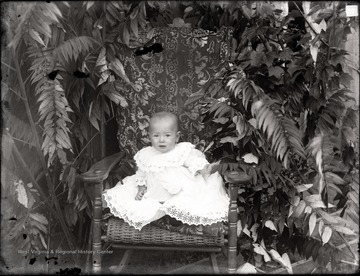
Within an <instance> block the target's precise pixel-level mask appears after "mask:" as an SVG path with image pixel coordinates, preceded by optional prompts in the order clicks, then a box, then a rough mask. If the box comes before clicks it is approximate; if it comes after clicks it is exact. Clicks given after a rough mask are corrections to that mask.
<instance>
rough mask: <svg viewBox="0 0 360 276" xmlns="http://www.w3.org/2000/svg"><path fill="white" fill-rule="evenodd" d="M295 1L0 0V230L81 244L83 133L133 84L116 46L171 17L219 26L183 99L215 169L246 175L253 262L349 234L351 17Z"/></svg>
mask: <svg viewBox="0 0 360 276" xmlns="http://www.w3.org/2000/svg"><path fill="white" fill-rule="evenodd" d="M308 4H309V5H310V6H307V5H308ZM308 4H303V5H301V3H298V2H289V5H286V7H288V8H289V13H288V14H287V15H285V16H283V15H282V12H281V10H279V9H277V8H276V7H275V6H274V4H272V3H271V2H247V3H243V2H238V1H229V2H211V1H209V2H191V1H182V2H178V3H175V2H173V1H168V2H165V1H159V2H157V1H139V2H134V1H104V2H100V1H99V2H93V1H84V2H50V3H47V2H29V3H25V2H22V3H11V2H10V3H6V4H5V5H3V25H4V27H5V29H6V43H7V45H6V47H5V46H3V49H4V53H3V54H2V55H3V56H2V71H3V72H4V78H3V80H2V88H4V89H2V91H5V92H3V93H2V112H3V114H2V115H3V116H2V117H3V125H4V131H3V133H2V157H3V160H5V162H3V164H4V168H5V169H6V170H5V169H3V168H2V172H5V173H6V176H4V178H3V179H5V180H6V181H3V179H2V194H4V192H5V193H6V194H7V195H9V196H8V201H7V200H5V201H4V203H3V201H2V203H3V204H5V205H6V204H8V205H6V206H12V207H11V208H12V209H14V210H10V211H11V212H10V211H9V212H8V213H7V217H8V216H14V214H16V216H15V218H16V220H11V221H10V223H9V224H7V225H6V227H8V228H7V229H15V230H14V231H13V233H12V235H10V236H7V239H8V240H17V243H18V244H17V246H19V247H21V248H23V249H25V250H28V249H31V248H34V249H39V248H48V247H49V246H50V247H51V244H47V241H51V239H46V238H44V237H45V236H48V237H51V236H52V235H54V234H55V233H56V232H57V231H60V232H61V233H64V234H65V235H64V238H65V239H66V240H67V244H68V246H69V247H70V248H82V249H83V248H86V247H87V246H88V241H89V239H88V236H89V229H90V224H89V219H88V218H89V217H91V201H90V197H89V191H88V190H87V188H86V187H84V185H83V184H82V183H81V182H80V181H79V179H78V175H79V174H80V173H82V172H84V171H86V169H87V168H88V167H89V165H90V164H91V163H92V162H93V160H94V159H96V158H97V157H98V156H94V149H93V147H91V143H92V141H95V140H96V139H97V138H98V136H100V135H99V134H100V133H104V132H105V131H104V124H103V123H102V122H104V121H105V120H109V119H111V118H112V117H113V116H114V114H115V110H116V108H126V106H127V102H126V100H125V98H124V97H123V95H122V88H123V87H124V86H132V85H134V84H132V83H130V82H129V79H128V77H127V76H126V72H125V71H124V68H123V65H122V64H121V62H120V60H119V59H118V58H117V54H116V53H117V49H118V45H119V44H125V45H127V46H129V47H134V45H135V46H141V44H139V43H137V38H138V34H139V30H146V31H151V29H152V28H154V27H158V26H166V25H168V24H171V23H173V20H174V19H175V20H177V21H176V22H180V23H181V22H182V23H183V24H185V23H187V24H190V25H191V26H193V27H199V28H203V29H207V30H216V29H218V28H220V27H221V26H224V25H225V26H228V27H231V28H232V29H233V51H232V54H231V60H230V62H229V64H228V65H227V66H226V67H225V68H223V70H222V71H220V72H218V74H217V75H216V76H213V79H212V80H211V81H209V82H208V83H206V84H204V89H203V91H201V92H200V93H197V94H194V95H193V96H192V97H191V98H190V99H189V102H194V101H199V103H201V104H203V105H204V122H205V124H207V125H208V126H209V127H210V128H211V129H212V131H213V134H214V137H215V139H214V143H213V144H211V145H210V146H209V153H210V154H211V155H212V157H213V158H214V160H220V164H221V168H220V171H221V172H224V171H225V170H228V169H240V170H244V171H246V172H247V173H248V174H249V175H250V176H251V177H252V183H251V185H249V187H243V188H241V189H240V192H241V193H240V194H239V224H238V226H239V227H238V229H239V234H240V233H245V235H247V236H248V237H249V238H250V239H251V241H252V247H251V248H250V251H251V252H252V253H251V254H250V255H248V256H249V259H248V260H249V261H250V260H251V262H252V263H253V264H255V265H256V266H260V265H261V264H262V262H263V261H265V262H268V261H269V260H270V257H269V254H270V255H271V257H272V258H273V259H274V260H276V261H278V262H279V263H281V264H282V265H284V266H285V267H287V268H288V269H289V270H290V268H289V267H288V264H289V261H288V260H287V259H288V258H287V256H288V255H287V254H286V251H285V249H281V246H280V245H283V244H285V248H286V246H287V247H288V248H289V247H290V248H291V249H292V250H293V251H294V250H295V248H294V247H293V246H292V245H293V244H298V252H299V253H301V254H304V255H306V256H307V257H309V256H310V255H312V256H313V257H314V259H315V258H316V257H317V256H321V258H322V259H321V262H322V263H325V264H326V263H327V261H328V259H326V258H327V257H323V256H329V254H328V255H327V254H321V253H319V252H322V251H321V250H325V249H324V248H325V246H326V245H328V244H329V243H331V239H332V238H333V237H334V236H335V233H340V234H341V235H342V236H343V235H346V236H350V237H351V236H353V235H355V234H356V235H358V219H359V216H358V207H359V205H358V200H357V198H358V193H359V188H358V187H359V183H358V169H359V163H358V136H357V131H358V107H357V106H356V103H355V102H354V101H353V98H352V93H353V92H352V91H350V90H349V83H350V80H351V76H350V74H349V72H350V69H349V68H348V65H347V62H346V57H347V52H346V51H345V50H344V43H345V42H346V40H347V36H348V35H349V34H350V33H351V32H352V31H353V30H354V27H355V26H356V25H354V20H353V19H350V18H346V17H344V16H343V14H344V9H345V3H341V2H337V3H335V2H326V3H325V2H320V3H315V2H314V3H312V4H310V3H309V2H308ZM174 22H175V21H174ZM180 25H181V24H180ZM5 73H6V74H5ZM19 110H21V111H23V110H25V111H26V112H25V113H23V112H17V111H19ZM102 154H104V150H102ZM18 168H21V169H20V170H19V169H18ZM2 175H3V173H2ZM24 182H25V183H29V184H26V185H25V184H24ZM34 197H36V198H38V200H37V202H40V203H39V204H36V205H35V204H34V202H33V198H34ZM15 199H16V200H15ZM13 201H15V202H13ZM16 201H17V203H16ZM46 216H47V218H46ZM7 217H6V218H7ZM53 220H55V221H58V222H59V224H57V223H54V224H51V227H50V226H49V223H48V221H53ZM27 222H30V224H27ZM25 225H26V226H25ZM59 225H60V227H59ZM23 229H25V232H26V234H27V236H26V238H24V236H23V234H24V230H23ZM74 230H76V231H74ZM74 233H75V234H74ZM273 235H275V236H276V237H279V239H272V237H273ZM305 239H306V242H304V241H305ZM314 239H315V241H314ZM300 244H302V245H303V247H301V246H300ZM309 244H311V246H310V245H309ZM315 245H316V246H315ZM326 248H328V247H326ZM329 248H330V249H328V250H333V247H331V246H330V247H329ZM282 250H283V251H282ZM278 252H280V253H281V254H283V253H285V255H283V256H282V257H281V256H280V255H279V253H278ZM309 252H310V253H309ZM254 253H256V254H254ZM276 254H277V255H276ZM309 254H310V255H309ZM354 258H355V257H354ZM333 264H334V265H335V264H336V260H334V262H333Z"/></svg>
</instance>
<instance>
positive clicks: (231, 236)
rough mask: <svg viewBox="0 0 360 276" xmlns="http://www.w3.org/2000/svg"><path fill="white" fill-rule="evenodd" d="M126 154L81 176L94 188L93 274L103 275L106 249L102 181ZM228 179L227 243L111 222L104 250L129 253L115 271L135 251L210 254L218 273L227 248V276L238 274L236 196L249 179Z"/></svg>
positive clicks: (231, 174) (106, 160)
mask: <svg viewBox="0 0 360 276" xmlns="http://www.w3.org/2000/svg"><path fill="white" fill-rule="evenodd" d="M124 156H125V153H124V152H119V153H116V154H113V155H111V156H108V157H106V158H104V159H102V160H101V161H99V162H97V163H95V164H94V165H93V166H91V168H90V169H89V170H88V171H87V172H86V173H83V174H82V175H81V177H82V179H83V181H84V182H85V183H92V185H93V191H94V194H93V200H94V209H93V214H94V217H93V224H92V229H93V230H92V232H93V235H92V236H93V239H92V240H93V242H92V248H93V251H94V254H93V255H92V258H93V272H95V273H98V272H100V271H101V262H102V261H101V259H102V255H103V254H101V250H102V249H103V245H102V242H101V240H102V239H101V236H102V227H101V224H102V211H103V210H102V196H101V195H102V191H103V181H104V180H105V179H106V178H107V177H108V176H109V173H110V171H111V170H112V168H114V166H115V165H116V164H117V163H118V162H119V161H120V160H122V158H124ZM225 179H226V180H227V182H228V183H229V196H230V202H229V216H228V224H229V231H228V239H227V240H225V239H224V235H223V234H220V235H219V236H215V237H211V236H200V235H186V234H180V233H177V232H171V231H169V230H166V229H162V228H160V227H158V226H155V225H151V224H149V225H146V226H144V227H143V229H142V230H141V231H138V230H136V229H135V228H133V227H131V226H129V225H128V224H127V223H125V222H124V221H123V220H121V219H118V218H114V217H112V218H110V219H109V220H108V224H107V231H106V232H107V233H106V237H105V241H106V242H105V245H104V248H106V247H108V246H112V247H117V248H122V249H126V251H125V254H124V256H123V257H122V259H121V261H120V264H119V265H118V266H117V269H116V270H115V271H114V272H116V273H120V272H121V270H122V269H123V268H124V267H125V266H126V264H127V262H128V261H129V258H130V256H131V254H132V251H133V249H146V250H181V251H201V252H208V253H209V254H210V260H211V263H212V266H213V268H214V271H215V272H216V273H219V272H220V271H219V268H218V266H217V262H216V256H215V253H216V252H221V251H222V249H223V248H224V247H226V248H227V258H228V272H229V273H235V271H236V265H237V264H236V259H235V257H236V248H237V234H236V233H237V230H236V228H237V219H238V218H237V217H238V214H237V194H238V187H239V185H243V184H245V185H246V184H247V183H249V181H250V177H249V176H248V175H246V174H245V173H239V172H229V173H227V174H226V175H225Z"/></svg>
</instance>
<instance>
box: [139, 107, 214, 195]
mask: <svg viewBox="0 0 360 276" xmlns="http://www.w3.org/2000/svg"><path fill="white" fill-rule="evenodd" d="M149 136H150V141H151V145H152V147H153V148H155V149H157V150H158V151H159V152H162V153H166V152H169V151H171V150H173V149H174V148H175V145H176V143H177V142H178V141H179V137H180V131H178V118H177V116H175V115H174V114H172V113H168V112H159V113H156V114H155V115H154V116H153V117H152V118H151V119H150V131H149ZM210 172H211V164H205V166H204V167H203V168H202V169H201V170H198V171H196V174H199V173H200V174H201V175H203V176H204V177H206V176H207V175H209V174H210ZM146 191H147V188H146V186H145V185H144V186H138V193H137V194H136V197H135V199H136V200H141V199H142V197H143V196H144V194H145V192H146Z"/></svg>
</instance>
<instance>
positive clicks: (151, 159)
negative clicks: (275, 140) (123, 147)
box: [103, 142, 229, 230]
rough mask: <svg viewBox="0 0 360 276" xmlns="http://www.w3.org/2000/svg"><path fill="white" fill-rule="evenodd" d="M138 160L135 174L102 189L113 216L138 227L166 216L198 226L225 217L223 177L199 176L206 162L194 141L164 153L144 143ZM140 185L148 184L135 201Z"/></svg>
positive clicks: (226, 210) (225, 196) (225, 218)
mask: <svg viewBox="0 0 360 276" xmlns="http://www.w3.org/2000/svg"><path fill="white" fill-rule="evenodd" d="M134 159H135V161H136V164H137V167H138V170H137V171H136V173H135V174H134V175H132V176H128V177H126V178H124V179H123V184H122V183H120V182H119V183H117V184H116V186H115V187H114V188H111V189H108V190H106V191H104V193H103V199H104V200H105V202H106V205H107V206H108V207H109V208H110V211H111V213H112V214H113V215H115V216H117V217H120V218H123V219H124V220H125V221H126V222H127V223H129V224H130V225H131V226H133V227H135V228H136V229H138V230H141V228H142V227H143V226H145V225H146V224H148V223H150V222H152V221H154V220H157V219H159V218H161V217H162V216H164V215H166V214H167V215H169V216H171V217H174V218H176V219H177V220H180V221H182V222H183V223H188V224H195V225H199V224H202V225H208V224H212V223H215V222H220V221H227V215H228V207H229V197H228V195H227V193H226V191H225V189H224V185H223V181H222V178H221V176H220V175H219V174H218V173H217V172H216V173H214V174H211V175H209V176H208V177H206V178H204V177H203V176H202V175H200V174H197V175H195V173H196V171H198V170H201V169H202V168H203V167H204V166H205V165H206V164H208V161H207V160H206V159H205V155H204V154H203V153H202V152H201V151H199V150H197V149H195V146H194V145H193V144H191V143H188V142H182V143H178V144H176V146H175V148H174V149H173V150H172V151H170V152H166V153H161V152H159V151H158V150H156V149H155V148H153V147H146V148H143V149H142V150H140V151H139V152H138V153H137V154H135V156H134ZM138 185H140V186H141V185H145V186H147V191H146V193H145V194H144V196H143V198H142V199H141V200H135V196H136V194H137V192H138Z"/></svg>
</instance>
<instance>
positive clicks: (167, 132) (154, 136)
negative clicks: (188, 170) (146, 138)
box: [150, 118, 179, 153]
mask: <svg viewBox="0 0 360 276" xmlns="http://www.w3.org/2000/svg"><path fill="white" fill-rule="evenodd" d="M178 140H179V132H178V131H177V125H176V123H175V121H174V120H172V119H170V118H161V119H155V120H153V121H152V122H151V123H150V141H151V145H152V146H153V147H154V148H155V149H157V150H158V151H160V152H162V153H165V152H168V151H171V150H173V149H174V147H175V144H176V143H177V141H178Z"/></svg>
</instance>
